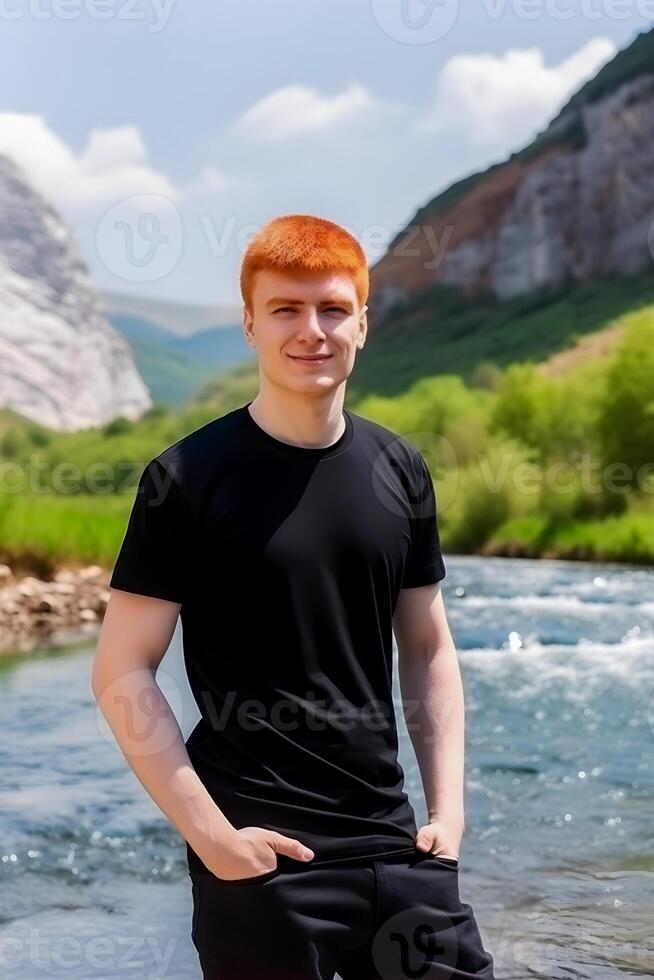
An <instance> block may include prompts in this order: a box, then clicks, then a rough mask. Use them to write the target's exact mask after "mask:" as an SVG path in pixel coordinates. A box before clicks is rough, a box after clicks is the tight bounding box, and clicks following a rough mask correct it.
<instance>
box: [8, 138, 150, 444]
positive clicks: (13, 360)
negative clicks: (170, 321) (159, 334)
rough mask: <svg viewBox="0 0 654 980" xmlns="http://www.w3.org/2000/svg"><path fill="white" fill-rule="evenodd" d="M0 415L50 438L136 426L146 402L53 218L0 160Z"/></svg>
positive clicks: (129, 359)
mask: <svg viewBox="0 0 654 980" xmlns="http://www.w3.org/2000/svg"><path fill="white" fill-rule="evenodd" d="M0 216H1V217H0V406H8V407H10V408H12V409H13V410H14V411H16V412H19V413H20V414H21V415H24V416H26V417H27V418H30V419H33V420H34V421H36V422H39V423H41V424H43V425H46V426H48V427H50V428H52V429H57V430H61V431H73V430H77V429H84V428H88V427H91V426H99V425H102V424H104V423H106V422H109V421H110V420H111V419H114V418H116V417H117V416H124V417H126V418H128V419H138V418H140V417H141V415H142V414H143V413H144V412H145V411H146V409H148V408H150V406H151V404H152V399H151V397H150V393H149V391H148V389H147V387H146V385H145V383H144V381H143V379H142V378H141V376H140V374H139V373H138V371H137V369H136V367H135V364H134V360H133V356H132V350H131V347H130V346H129V344H128V342H127V341H126V340H125V339H124V337H123V336H122V335H121V334H120V333H118V331H116V330H115V329H114V328H113V327H112V326H111V325H110V323H109V321H108V320H107V319H106V317H105V316H104V313H103V309H102V305H101V300H100V298H99V296H98V294H97V293H96V290H95V287H94V286H93V283H92V281H91V278H90V275H89V273H88V270H87V268H86V266H85V265H84V263H83V262H82V260H81V258H80V257H79V254H78V250H77V246H76V244H75V242H74V240H73V238H72V236H71V234H70V232H69V230H68V228H67V227H66V226H65V224H64V223H63V221H62V219H61V218H60V216H59V215H58V214H57V213H56V212H55V210H54V209H53V208H52V207H51V205H50V204H49V203H48V202H47V201H45V200H44V199H43V198H42V197H41V196H40V195H39V194H38V193H37V192H36V191H35V190H34V189H33V188H32V187H30V185H29V184H28V182H27V180H26V179H25V177H24V176H23V174H22V173H21V172H20V171H19V169H18V168H17V167H16V166H15V164H13V163H12V162H11V161H10V160H8V159H7V158H6V157H2V156H0Z"/></svg>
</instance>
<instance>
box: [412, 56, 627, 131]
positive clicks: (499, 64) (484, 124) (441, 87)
mask: <svg viewBox="0 0 654 980" xmlns="http://www.w3.org/2000/svg"><path fill="white" fill-rule="evenodd" d="M615 53H616V46H615V44H614V43H613V41H611V40H609V39H608V38H594V39H593V40H591V41H589V42H588V43H587V44H585V45H584V46H583V47H582V48H580V49H579V51H577V52H575V54H573V55H571V56H570V57H569V58H567V59H566V60H565V61H562V62H561V63H560V64H559V65H555V66H553V67H548V66H547V65H545V63H544V60H543V52H542V51H541V50H540V49H539V48H528V49H526V50H521V51H519V50H513V49H511V50H508V51H506V52H505V53H504V54H503V55H499V56H496V55H492V54H481V55H457V56H455V57H453V58H450V60H449V61H448V62H447V64H446V65H445V67H444V68H443V70H442V71H441V73H440V75H439V76H438V80H437V83H436V98H435V102H434V105H433V110H432V112H430V114H429V116H428V118H427V119H426V120H423V121H422V122H421V123H420V124H419V127H418V128H420V129H425V130H431V131H434V130H435V131H438V132H443V133H452V132H456V133H461V132H462V131H463V133H464V135H465V138H466V141H467V142H469V143H471V144H473V145H475V144H477V145H480V144H484V145H491V146H493V147H498V148H502V149H515V148H516V146H517V144H519V143H521V142H524V141H527V140H528V139H530V138H531V137H532V136H534V135H535V134H536V132H537V131H538V130H541V129H542V128H543V127H544V126H545V125H546V124H547V123H548V122H549V121H550V119H551V118H552V117H553V116H554V115H555V114H556V113H557V111H558V110H559V109H560V108H561V107H562V106H563V105H564V103H565V102H566V101H567V100H568V98H570V96H571V95H573V94H574V92H575V91H576V90H577V89H578V88H579V87H580V86H581V85H582V84H583V83H584V82H585V81H587V80H588V79H589V78H592V76H593V75H595V74H596V72H597V71H598V70H599V69H600V68H601V67H602V65H604V64H605V63H606V62H607V61H608V60H609V59H610V58H612V57H613V56H614V55H615Z"/></svg>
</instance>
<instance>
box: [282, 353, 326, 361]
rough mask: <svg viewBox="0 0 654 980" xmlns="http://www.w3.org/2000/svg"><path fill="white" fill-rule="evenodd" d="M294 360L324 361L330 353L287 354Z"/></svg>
mask: <svg viewBox="0 0 654 980" xmlns="http://www.w3.org/2000/svg"><path fill="white" fill-rule="evenodd" d="M288 356H289V357H292V358H293V360H294V361H326V360H327V358H329V357H331V356H332V355H331V354H289V355H288Z"/></svg>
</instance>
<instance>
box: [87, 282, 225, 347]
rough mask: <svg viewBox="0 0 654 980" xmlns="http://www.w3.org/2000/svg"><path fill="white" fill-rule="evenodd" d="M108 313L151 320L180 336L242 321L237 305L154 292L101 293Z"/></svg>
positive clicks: (188, 335) (148, 321)
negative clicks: (161, 295)
mask: <svg viewBox="0 0 654 980" xmlns="http://www.w3.org/2000/svg"><path fill="white" fill-rule="evenodd" d="M102 302H103V306H104V309H105V312H106V314H107V316H109V317H111V318H114V317H115V316H126V317H132V318H134V319H135V320H140V321H142V322H145V323H152V324H155V325H156V326H158V327H160V328H162V329H163V330H166V331H167V332H169V333H172V334H175V335H177V336H179V337H190V336H192V335H193V334H196V333H198V332H200V331H203V330H207V329H209V328H214V327H215V328H222V327H233V326H236V325H237V324H239V323H240V322H241V310H240V308H239V307H238V306H224V305H223V306H221V305H219V304H217V305H215V306H209V305H202V304H199V303H183V302H174V301H171V300H164V299H156V298H155V297H151V296H130V295H128V294H127V293H112V292H109V291H105V292H103V293H102Z"/></svg>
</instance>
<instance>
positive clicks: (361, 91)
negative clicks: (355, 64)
mask: <svg viewBox="0 0 654 980" xmlns="http://www.w3.org/2000/svg"><path fill="white" fill-rule="evenodd" d="M372 104H373V103H372V99H371V97H370V93H369V92H368V90H367V89H365V88H364V87H363V86H362V85H357V84H354V83H351V84H350V85H348V87H347V88H346V89H345V90H344V91H343V92H341V93H340V94H338V95H333V96H330V95H321V94H320V92H317V91H316V90H315V89H312V88H309V87H308V86H306V85H288V86H286V87H285V88H280V89H277V90H276V91H275V92H271V93H270V95H266V96H265V97H264V98H263V99H260V100H259V102H256V103H255V104H254V105H253V106H251V107H250V108H249V109H247V110H246V111H245V112H244V113H243V115H242V116H241V117H240V118H239V119H238V120H237V122H236V129H237V130H238V131H240V132H242V133H245V134H246V135H248V136H252V137H254V138H257V139H262V140H268V141H281V140H286V139H289V138H291V137H294V136H300V135H302V134H303V133H314V132H322V131H324V130H326V129H329V128H331V127H333V126H337V125H339V124H341V123H344V122H348V121H349V120H351V119H353V118H354V117H355V116H358V115H359V114H361V113H362V112H365V111H366V110H367V109H369V108H370V107H371V106H372Z"/></svg>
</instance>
